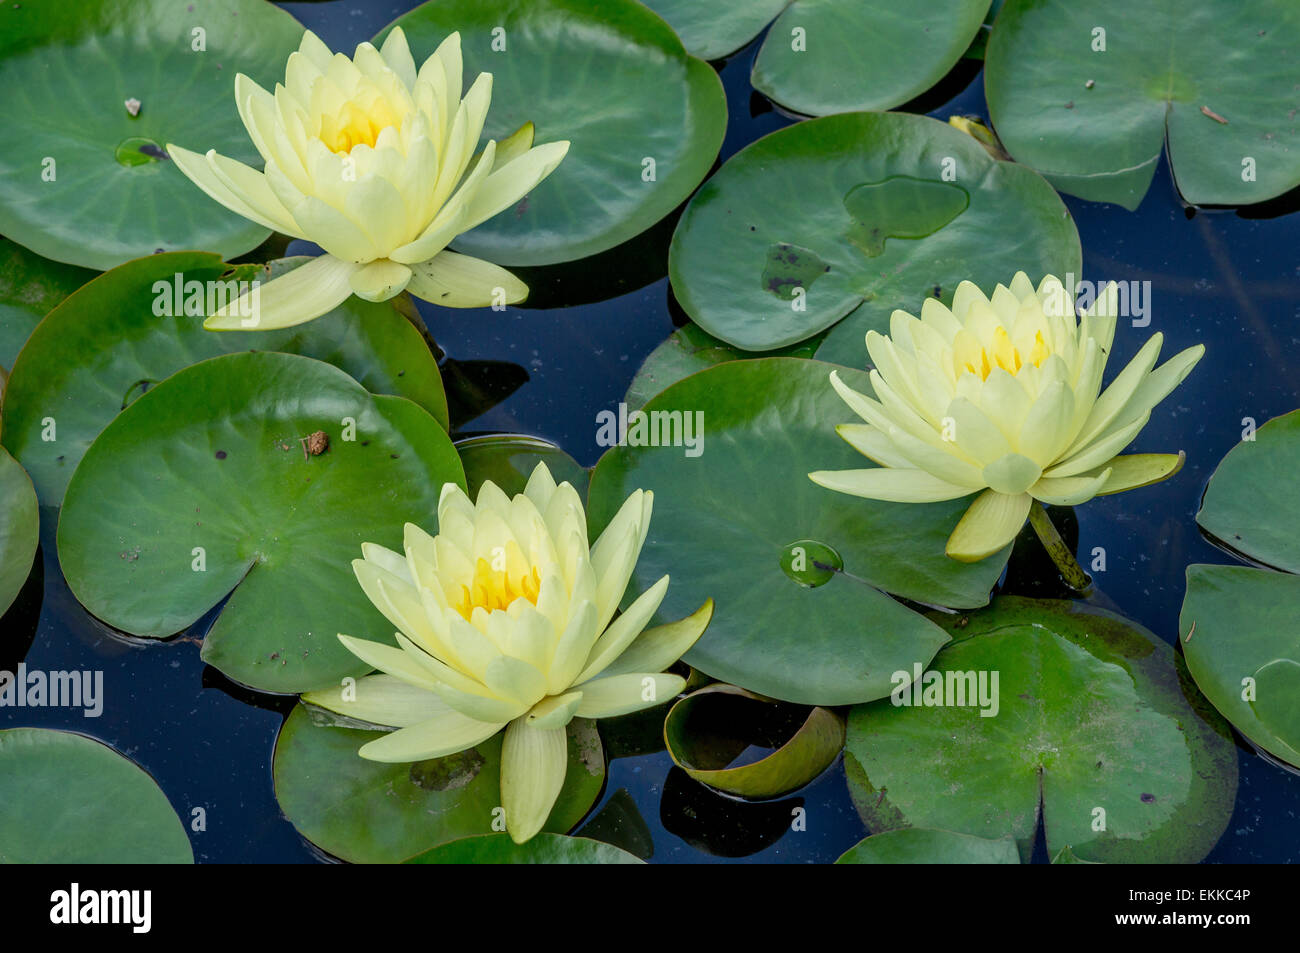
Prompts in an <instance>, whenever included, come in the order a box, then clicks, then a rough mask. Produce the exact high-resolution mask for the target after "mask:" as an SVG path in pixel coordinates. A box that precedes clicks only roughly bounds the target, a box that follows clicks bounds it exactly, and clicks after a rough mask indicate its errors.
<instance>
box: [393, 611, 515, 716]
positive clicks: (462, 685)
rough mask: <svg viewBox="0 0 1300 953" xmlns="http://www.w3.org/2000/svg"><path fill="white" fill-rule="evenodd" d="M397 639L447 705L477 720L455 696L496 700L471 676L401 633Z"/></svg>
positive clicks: (432, 689)
mask: <svg viewBox="0 0 1300 953" xmlns="http://www.w3.org/2000/svg"><path fill="white" fill-rule="evenodd" d="M396 638H397V644H398V645H399V646H401V648H402V651H404V652H405V653H406V654H407V655H409V656H410V658H411V661H413V662H414V663H415V664H416V665H418V666H420V667H421V668H423V669H424V670H425V671H426V672H427V673H428V674H429V676H430V677H431V678H432V679H433V680H434V683H435V684H434V687H433V688H431V689H430V691H436V692H438V693H439V694H440V695H441V696H442V698H443V699H444V700H445V701H446V702H447V704H449V705H451V706H452V707H453V708H457V709H459V710H461V711H464V712H465V713H466V714H468V715H471V716H472V717H476V718H477V717H479V716H478V715H475V714H474V713H473V712H471V711H468V710H467V709H466V708H465V707H464V706H462V705H460V704H457V702H456V701H455V700H454V699H453V695H462V694H463V695H467V696H472V697H474V698H479V699H486V700H488V701H494V700H495V699H493V698H491V696H490V694H489V693H488V690H487V689H486V688H485V687H484V686H483V684H482V683H481V682H479V681H478V680H477V679H474V678H471V677H470V676H468V675H466V674H464V673H463V672H460V671H458V670H456V669H454V668H452V667H451V666H450V665H448V664H447V663H446V662H443V661H442V660H441V659H438V658H435V657H434V656H432V655H430V654H429V652H428V651H427V650H426V649H423V648H421V647H420V646H419V645H418V644H416V643H415V642H413V641H411V640H410V639H409V638H407V637H406V636H405V635H403V634H402V633H401V632H398V633H396ZM444 690H445V691H444ZM446 691H450V692H452V695H448V694H446ZM518 713H519V712H518V711H516V712H515V713H514V714H512V715H502V716H500V717H497V716H496V715H484V716H483V717H482V719H481V720H483V721H509V720H510V719H511V718H513V717H514V716H515V715H516V714H518Z"/></svg>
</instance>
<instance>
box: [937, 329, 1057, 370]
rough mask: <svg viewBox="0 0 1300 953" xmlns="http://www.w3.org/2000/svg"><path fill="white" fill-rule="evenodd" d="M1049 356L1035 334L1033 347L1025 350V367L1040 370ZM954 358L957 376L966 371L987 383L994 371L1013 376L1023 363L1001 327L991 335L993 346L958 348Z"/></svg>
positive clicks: (1018, 352)
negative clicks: (1004, 372) (997, 370)
mask: <svg viewBox="0 0 1300 953" xmlns="http://www.w3.org/2000/svg"><path fill="white" fill-rule="evenodd" d="M967 340H968V341H969V340H970V339H967ZM1051 353H1052V352H1051V349H1050V348H1048V346H1047V342H1046V341H1044V340H1043V332H1042V331H1039V332H1037V333H1036V334H1035V335H1034V344H1033V347H1032V348H1030V350H1029V356H1028V362H1027V363H1030V364H1032V365H1034V367H1042V366H1043V361H1045V360H1047V358H1048V356H1049V355H1050V354H1051ZM954 356H955V358H956V361H957V372H958V373H959V374H960V373H961V372H962V371H970V372H971V373H972V374H978V375H979V376H980V380H988V379H989V375H990V374H991V373H993V368H995V367H1000V368H1002V369H1003V370H1004V371H1006V372H1007V373H1008V374H1016V373H1017V372H1018V371H1019V370H1020V368H1022V367H1023V366H1024V365H1025V363H1026V360H1025V358H1024V357H1023V356H1022V355H1021V353H1020V349H1019V348H1017V347H1016V346H1015V345H1014V344H1012V343H1011V335H1009V334H1007V332H1006V329H1005V328H1002V327H999V328H998V329H997V330H995V331H994V332H993V342H992V344H991V345H989V346H988V347H981V346H980V345H978V344H968V345H967V346H966V347H960V346H959V347H958V349H957V353H956V354H955V355H954Z"/></svg>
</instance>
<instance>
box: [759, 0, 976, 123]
mask: <svg viewBox="0 0 1300 953" xmlns="http://www.w3.org/2000/svg"><path fill="white" fill-rule="evenodd" d="M989 2H990V0H929V2H928V3H923V4H899V3H896V2H894V0H794V2H793V3H791V4H790V5H789V6H788V7H786V9H785V12H784V13H782V14H781V15H780V16H779V17H777V20H776V22H775V23H773V24H772V28H771V29H770V30H769V31H768V34H767V38H766V39H765V40H764V41H763V48H762V49H761V50H759V51H758V58H757V59H756V60H755V61H754V71H753V75H752V77H751V79H752V82H753V84H754V88H755V89H757V90H758V91H759V92H760V93H763V94H765V95H766V96H768V97H769V98H771V99H774V100H776V101H777V102H778V103H780V104H781V105H782V106H785V107H786V108H788V109H792V110H794V111H795V112H800V113H806V114H808V115H813V116H824V115H827V114H829V113H839V112H849V111H850V110H854V109H892V108H893V107H895V106H898V105H900V104H902V103H905V102H907V101H908V100H909V99H913V98H915V97H916V96H919V95H920V94H921V93H923V92H925V91H926V90H927V89H929V88H930V87H931V86H933V85H934V84H935V83H937V82H938V81H939V80H941V79H942V78H943V77H944V75H945V74H946V73H947V72H948V70H950V69H952V67H953V66H954V65H955V64H956V62H957V61H958V60H959V59H961V55H962V53H964V52H965V51H966V48H967V47H968V46H970V44H971V41H972V40H973V39H975V34H976V33H978V32H979V29H980V26H981V25H982V24H983V22H984V14H985V13H987V12H988V9H989Z"/></svg>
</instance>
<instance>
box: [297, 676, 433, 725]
mask: <svg viewBox="0 0 1300 953" xmlns="http://www.w3.org/2000/svg"><path fill="white" fill-rule="evenodd" d="M302 700H303V701H304V702H306V703H307V704H309V705H316V706H318V707H320V708H326V709H328V710H330V711H332V712H337V713H338V714H340V715H345V716H347V717H348V718H356V719H357V720H358V721H364V722H368V723H369V724H372V725H383V726H385V727H389V728H409V727H410V726H411V725H418V724H420V723H421V722H426V721H429V720H430V719H431V718H436V717H438V716H439V715H442V714H444V713H446V712H447V711H449V710H450V709H449V707H448V705H447V703H446V702H444V701H443V700H442V699H441V698H439V697H438V696H437V695H435V694H433V693H432V692H430V691H428V690H426V689H424V688H422V687H420V686H417V685H412V684H411V683H410V682H406V681H403V680H402V679H400V678H397V677H396V676H393V675H367V676H365V677H364V678H359V679H357V680H356V683H355V684H354V685H347V686H338V687H336V688H323V689H320V690H318V691H314V692H304V693H303V695H302Z"/></svg>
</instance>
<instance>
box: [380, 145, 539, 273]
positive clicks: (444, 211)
mask: <svg viewBox="0 0 1300 953" xmlns="http://www.w3.org/2000/svg"><path fill="white" fill-rule="evenodd" d="M495 150H496V143H495V142H488V144H487V146H486V147H485V148H484V150H483V151H484V155H485V156H487V157H489V159H490V158H491V156H492V155H493V153H494V151H495ZM486 171H487V169H486V166H484V167H483V168H479V169H474V170H473V171H471V172H470V174H469V176H468V177H466V179H465V181H464V183H463V184H462V185H461V187H460V189H459V190H457V192H456V194H455V195H453V196H452V197H451V200H450V201H449V202H447V204H446V205H444V206H443V207H442V208H441V209H440V210H439V211H438V214H437V215H436V216H434V219H433V221H432V222H431V223H430V224H429V227H428V228H426V229H425V230H424V231H423V232H421V233H420V235H419V237H418V238H416V239H414V240H413V241H410V242H408V243H407V244H405V245H402V246H400V247H398V248H395V249H393V251H392V252H391V254H390V257H392V258H393V259H394V260H396V261H402V262H406V263H408V264H418V263H419V262H425V261H428V260H429V259H431V258H433V257H434V256H435V255H437V254H438V253H439V252H441V251H442V250H443V249H444V248H446V247H447V245H448V243H450V242H451V240H452V239H454V238H455V237H456V236H457V235H459V234H460V233H461V232H466V231H469V227H470V226H469V224H468V221H469V218H468V217H469V213H470V205H471V203H472V201H473V199H474V196H475V195H477V194H478V190H479V188H480V187H481V186H482V184H483V182H484V181H485V178H486ZM525 290H526V289H525Z"/></svg>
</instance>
